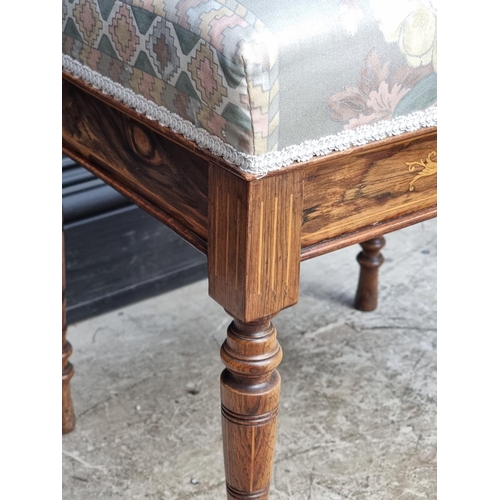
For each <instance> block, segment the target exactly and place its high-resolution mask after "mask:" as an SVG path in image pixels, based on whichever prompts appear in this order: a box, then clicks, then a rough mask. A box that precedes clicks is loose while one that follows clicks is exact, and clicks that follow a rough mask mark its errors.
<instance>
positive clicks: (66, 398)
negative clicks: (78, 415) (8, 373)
mask: <svg viewBox="0 0 500 500" xmlns="http://www.w3.org/2000/svg"><path fill="white" fill-rule="evenodd" d="M66 332H67V326H66V262H65V252H64V231H63V235H62V432H63V434H67V433H68V432H71V431H72V430H73V429H74V427H75V412H74V410H73V401H72V400H71V390H70V385H69V381H70V380H71V377H72V376H73V374H74V372H75V371H74V369H73V365H72V364H71V363H70V362H69V357H70V356H71V352H72V349H71V344H70V343H69V342H68V341H67V340H66Z"/></svg>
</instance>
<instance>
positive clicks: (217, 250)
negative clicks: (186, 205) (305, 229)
mask: <svg viewBox="0 0 500 500" xmlns="http://www.w3.org/2000/svg"><path fill="white" fill-rule="evenodd" d="M209 193H210V194H209V197H210V201H209V240H208V274H209V294H210V296H211V297H212V298H213V299H215V300H216V301H217V302H219V304H221V305H222V306H223V307H224V308H225V309H226V310H227V311H228V313H229V314H231V315H232V316H233V317H235V318H238V319H240V320H241V321H254V320H258V319H260V318H262V317H264V316H267V315H269V314H275V313H278V312H279V311H281V310H282V309H284V308H285V307H288V306H290V305H293V304H295V303H296V302H297V301H298V290H299V286H298V285H299V265H300V226H301V215H302V172H301V171H300V170H296V171H294V172H291V173H290V174H288V173H287V174H284V175H281V176H273V177H270V178H267V177H264V178H263V179H260V180H258V181H251V182H247V181H244V180H243V179H241V178H239V177H238V176H235V175H234V174H233V173H232V172H230V171H228V170H225V169H222V168H220V167H218V166H217V165H211V167H210V180H209Z"/></svg>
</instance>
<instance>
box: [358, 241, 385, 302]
mask: <svg viewBox="0 0 500 500" xmlns="http://www.w3.org/2000/svg"><path fill="white" fill-rule="evenodd" d="M384 245H385V238H384V237H383V236H381V237H380V238H373V239H371V240H368V241H365V242H364V243H361V247H362V248H363V250H362V251H361V252H360V253H359V254H358V262H359V264H360V266H361V269H360V272H359V283H358V290H357V292H356V299H355V301H354V307H355V308H356V309H359V310H360V311H373V310H374V309H376V308H377V301H378V269H379V267H380V266H381V265H382V264H383V263H384V257H383V255H382V254H381V253H380V250H382V248H383V247H384Z"/></svg>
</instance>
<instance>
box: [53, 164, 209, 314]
mask: <svg viewBox="0 0 500 500" xmlns="http://www.w3.org/2000/svg"><path fill="white" fill-rule="evenodd" d="M62 192H63V196H62V202H63V217H64V233H65V234H64V236H65V242H66V280H67V286H66V294H67V295H66V297H67V320H68V323H70V324H71V323H75V322H77V321H81V320H84V319H87V318H90V317H92V316H96V315H98V314H102V313H104V312H107V311H110V310H112V309H118V308H120V307H124V306H126V305H129V304H132V303H133V302H137V301H139V300H142V299H146V298H148V297H152V296H154V295H158V294H161V293H163V292H166V291H168V290H172V289H174V288H177V287H180V286H183V285H186V284H188V283H192V282H194V281H196V280H199V279H203V278H206V276H207V271H206V257H205V255H203V254H202V253H201V252H199V251H198V250H196V249H195V248H193V247H192V246H191V245H189V244H188V243H186V242H185V241H184V240H183V239H181V238H180V237H179V236H177V235H176V234H175V233H174V232H173V231H172V230H170V229H169V228H167V227H166V226H164V225H163V224H162V223H160V222H159V221H157V220H156V219H154V218H153V217H151V216H150V215H148V214H147V213H146V212H144V211H143V210H141V209H140V208H138V207H137V206H135V205H133V204H132V203H131V202H130V201H128V200H127V199H126V198H125V197H123V196H122V195H121V194H119V193H118V192H116V191H115V190H114V189H113V188H111V187H110V186H108V185H107V184H105V183H104V182H103V181H101V180H100V179H97V178H96V177H95V176H93V175H92V174H91V173H90V172H88V171H87V170H85V169H84V168H83V167H82V166H80V165H78V164H77V163H76V162H74V161H73V160H71V159H70V158H68V157H65V156H63V160H62Z"/></svg>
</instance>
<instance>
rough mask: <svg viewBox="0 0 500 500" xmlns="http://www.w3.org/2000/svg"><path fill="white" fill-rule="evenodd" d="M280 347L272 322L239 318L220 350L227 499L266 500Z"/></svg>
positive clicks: (274, 430)
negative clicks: (244, 320) (240, 320)
mask: <svg viewBox="0 0 500 500" xmlns="http://www.w3.org/2000/svg"><path fill="white" fill-rule="evenodd" d="M281 356H282V354H281V347H280V345H279V344H278V341H277V339H276V329H275V328H274V326H273V324H272V323H271V322H270V321H268V320H262V321H260V322H255V323H242V322H239V321H238V320H235V321H233V322H232V323H231V325H230V326H229V328H228V331H227V339H226V341H225V342H224V344H223V346H222V349H221V358H222V361H223V363H224V364H225V366H226V369H225V370H224V371H223V372H222V375H221V401H222V436H223V442H224V465H225V470H226V487H227V497H228V500H244V499H245V500H266V499H267V498H268V497H269V486H270V482H271V474H272V468H273V458H274V447H275V443H276V429H277V421H278V403H279V394H280V375H279V373H278V371H277V370H276V367H277V366H278V365H279V363H280V361H281Z"/></svg>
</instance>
